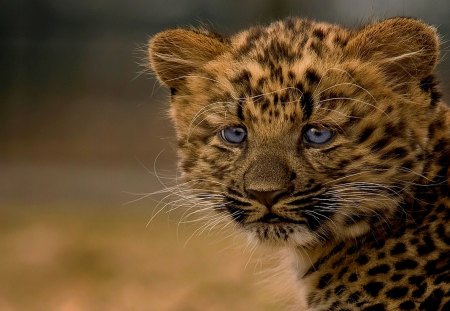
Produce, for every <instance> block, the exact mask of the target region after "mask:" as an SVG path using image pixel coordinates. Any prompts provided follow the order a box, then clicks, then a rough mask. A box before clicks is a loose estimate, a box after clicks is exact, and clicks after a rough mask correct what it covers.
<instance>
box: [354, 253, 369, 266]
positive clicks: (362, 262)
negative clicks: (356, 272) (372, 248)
mask: <svg viewBox="0 0 450 311" xmlns="http://www.w3.org/2000/svg"><path fill="white" fill-rule="evenodd" d="M356 262H357V263H358V264H359V265H361V266H362V265H365V264H366V263H368V262H369V258H368V257H367V256H366V255H360V256H359V257H358V258H356Z"/></svg>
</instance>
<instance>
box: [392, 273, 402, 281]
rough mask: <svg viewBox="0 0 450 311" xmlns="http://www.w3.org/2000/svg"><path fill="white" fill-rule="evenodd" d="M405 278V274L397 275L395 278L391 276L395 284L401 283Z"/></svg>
mask: <svg viewBox="0 0 450 311" xmlns="http://www.w3.org/2000/svg"><path fill="white" fill-rule="evenodd" d="M404 276H405V275H404V274H400V273H396V274H394V275H393V276H391V281H394V282H397V281H400V280H401V279H403V277H404Z"/></svg>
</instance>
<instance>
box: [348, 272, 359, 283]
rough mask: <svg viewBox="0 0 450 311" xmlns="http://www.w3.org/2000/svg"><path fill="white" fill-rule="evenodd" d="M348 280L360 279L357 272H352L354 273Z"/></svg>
mask: <svg viewBox="0 0 450 311" xmlns="http://www.w3.org/2000/svg"><path fill="white" fill-rule="evenodd" d="M348 281H349V282H356V281H358V275H357V274H356V273H354V272H353V273H352V274H350V276H349V277H348Z"/></svg>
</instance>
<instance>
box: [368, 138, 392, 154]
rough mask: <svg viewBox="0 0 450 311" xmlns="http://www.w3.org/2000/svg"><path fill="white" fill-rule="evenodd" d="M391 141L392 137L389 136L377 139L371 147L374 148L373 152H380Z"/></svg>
mask: <svg viewBox="0 0 450 311" xmlns="http://www.w3.org/2000/svg"><path fill="white" fill-rule="evenodd" d="M390 142H391V139H390V138H389V137H384V138H381V139H380V140H378V141H376V142H375V143H374V144H373V145H372V147H371V148H370V149H371V150H372V152H378V151H380V150H382V149H383V148H384V147H386V146H387V145H388V144H389V143H390Z"/></svg>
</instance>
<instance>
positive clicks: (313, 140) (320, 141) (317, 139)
mask: <svg viewBox="0 0 450 311" xmlns="http://www.w3.org/2000/svg"><path fill="white" fill-rule="evenodd" d="M333 137H334V132H333V131H331V130H330V129H328V128H326V127H318V126H311V127H308V128H307V129H306V131H305V132H304V134H303V140H304V141H305V142H306V143H308V144H311V145H324V144H326V143H329V142H330V141H331V140H332V139H333Z"/></svg>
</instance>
